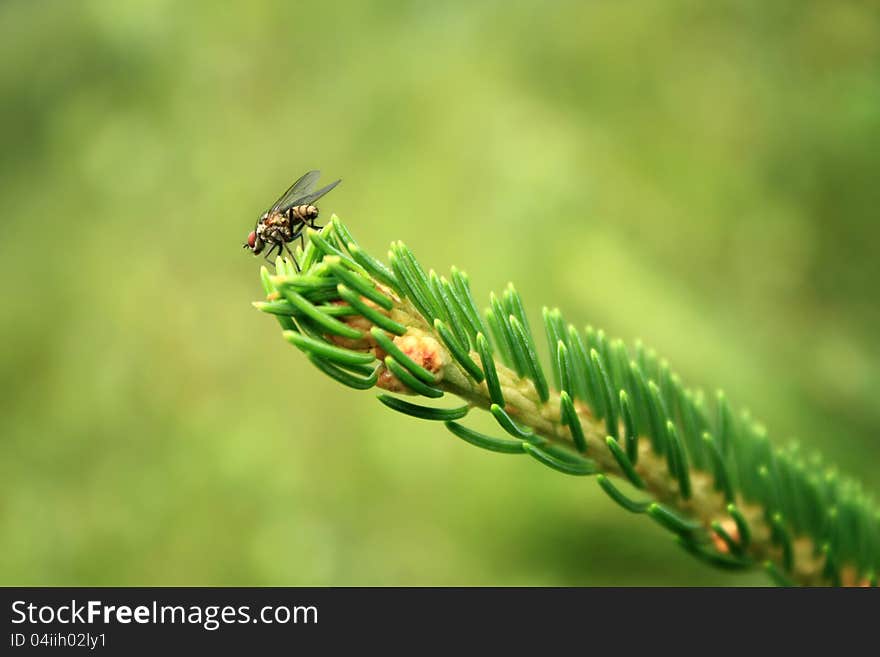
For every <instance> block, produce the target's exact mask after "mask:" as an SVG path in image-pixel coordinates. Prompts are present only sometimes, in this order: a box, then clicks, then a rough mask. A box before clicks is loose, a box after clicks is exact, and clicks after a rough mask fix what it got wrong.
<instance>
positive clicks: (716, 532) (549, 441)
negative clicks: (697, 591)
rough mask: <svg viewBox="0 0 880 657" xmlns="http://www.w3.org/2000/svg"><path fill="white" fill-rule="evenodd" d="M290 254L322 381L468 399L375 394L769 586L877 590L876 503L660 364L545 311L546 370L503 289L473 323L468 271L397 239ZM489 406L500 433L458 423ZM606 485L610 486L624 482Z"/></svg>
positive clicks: (285, 269)
mask: <svg viewBox="0 0 880 657" xmlns="http://www.w3.org/2000/svg"><path fill="white" fill-rule="evenodd" d="M309 237H310V240H309V242H308V244H307V246H306V248H305V250H304V251H301V250H298V252H297V259H298V261H299V264H300V268H301V270H302V272H301V273H297V272H296V270H295V268H294V266H293V264H292V263H290V262H287V261H285V260H282V259H281V258H279V259H278V260H277V263H276V274H275V275H271V274H269V272H268V271H267V270H266V268H265V267H264V268H263V269H262V271H261V275H262V280H263V286H264V288H265V291H266V295H267V300H266V301H262V302H256V303H255V304H254V305H255V306H256V307H257V308H258V309H259V310H262V311H263V312H266V313H270V314H273V315H276V317H277V319H278V322H279V323H280V324H281V327H282V329H283V335H284V337H285V339H286V340H287V341H288V342H290V343H291V344H293V345H294V346H295V347H297V348H298V349H300V350H301V351H302V352H303V353H305V354H306V356H307V357H308V358H309V360H310V361H311V362H312V363H313V364H314V365H315V366H316V367H317V368H318V369H320V370H321V371H323V372H324V373H325V374H327V375H328V376H330V377H331V378H333V379H335V380H337V381H339V382H340V383H342V384H344V385H347V386H350V387H353V388H356V389H359V390H364V389H368V388H372V387H378V388H381V389H383V390H386V391H388V392H393V393H400V394H407V395H418V396H422V397H427V398H432V399H434V398H439V397H442V396H444V395H445V394H452V395H455V396H456V397H459V398H460V399H461V400H463V401H464V402H465V404H464V405H460V406H456V407H453V408H437V407H431V406H426V405H423V404H416V403H413V402H410V401H405V400H403V399H400V398H398V397H393V396H391V395H388V394H385V393H382V394H380V395H379V400H380V401H381V402H382V403H383V404H385V405H386V406H387V407H388V408H391V409H392V410H396V411H398V412H400V413H404V414H406V415H410V416H414V417H417V418H422V419H426V420H434V421H440V422H443V423H444V424H445V426H446V427H447V428H448V429H449V431H450V432H451V433H452V434H453V435H455V436H457V437H458V438H461V439H462V440H464V441H466V442H468V443H470V444H472V445H475V446H477V447H481V448H484V449H488V450H491V451H495V452H499V453H503V454H517V455H528V456H531V457H532V458H534V459H535V460H536V461H537V462H539V463H542V464H544V465H546V466H548V467H550V468H553V469H555V470H558V471H560V472H563V473H565V474H569V475H575V476H593V475H595V476H596V480H597V482H598V483H599V485H600V487H601V488H602V490H604V491H605V492H606V493H607V494H608V496H609V497H610V498H611V499H612V500H614V501H615V502H616V503H618V504H619V505H620V506H621V507H622V508H623V509H625V510H627V511H629V512H631V513H637V514H643V515H646V516H648V517H649V518H651V519H652V520H654V521H655V522H657V523H658V524H660V525H661V526H663V527H665V528H666V529H668V530H669V531H670V532H671V533H672V534H673V535H674V537H675V540H677V541H678V542H679V544H680V545H681V546H682V547H683V548H684V549H685V550H687V551H688V552H690V553H691V554H693V555H694V556H695V557H697V558H699V559H701V560H702V561H705V562H707V563H709V564H711V565H713V566H716V567H719V568H725V569H729V570H731V569H732V570H747V569H752V568H763V569H765V570H766V571H767V573H768V574H769V576H770V577H771V579H772V581H773V582H774V583H776V584H780V585H829V584H830V585H841V584H842V585H871V586H876V585H877V572H878V571H880V510H878V507H877V506H876V505H875V503H874V500H873V499H872V498H871V497H870V496H869V495H868V494H867V493H866V492H865V491H864V490H863V488H862V487H861V485H860V484H859V483H857V482H855V481H853V480H851V479H848V478H845V477H842V476H840V475H838V474H837V473H836V471H834V470H833V469H830V468H828V467H827V466H826V465H824V464H823V463H822V461H821V459H820V458H819V457H818V456H810V457H806V456H805V455H803V454H802V452H801V451H800V449H799V448H798V446H797V445H792V446H789V447H785V448H780V447H774V446H773V445H772V444H771V443H770V441H769V439H768V437H767V434H766V431H765V429H764V428H763V426H761V425H760V424H759V423H757V422H756V421H754V420H753V419H752V418H750V417H749V416H748V414H747V413H740V414H736V413H734V411H733V410H732V409H731V407H730V405H729V404H728V402H727V399H726V397H725V396H724V394H723V393H721V392H719V393H717V394H716V395H715V397H714V399H713V400H712V402H711V403H709V402H707V401H706V399H705V396H704V394H703V393H702V391H700V390H693V389H689V388H686V387H685V386H684V385H683V383H682V382H681V380H680V379H679V377H678V376H677V375H676V374H675V373H673V372H672V370H671V369H670V367H669V364H668V363H667V362H666V361H665V360H661V359H658V357H657V355H656V354H655V353H654V352H653V351H652V350H648V349H645V348H644V347H643V346H642V345H641V344H636V345H635V347H634V349H633V350H632V351H630V350H629V349H627V347H626V346H625V345H624V344H623V343H622V342H621V341H620V340H610V339H609V338H608V337H607V336H606V335H605V334H604V332H603V331H601V330H598V331H597V330H594V329H593V328H592V327H587V329H586V330H585V331H584V332H581V331H578V330H577V329H576V328H575V327H574V326H572V325H571V324H566V323H565V321H564V320H563V318H562V315H561V313H560V312H559V311H558V310H556V309H554V310H548V309H546V308H545V309H544V313H543V319H544V327H543V328H544V333H545V335H546V339H547V344H548V347H549V352H550V365H551V367H550V377H549V380H548V376H547V374H546V373H545V370H544V366H543V365H542V363H541V361H540V358H539V357H538V355H537V354H538V348H537V346H536V341H535V336H534V334H533V333H532V329H531V327H530V326H529V322H528V320H527V319H526V315H525V312H524V309H523V304H522V300H521V299H520V296H519V294H518V293H517V292H516V290H515V289H514V287H513V286H512V285H510V286H508V288H507V289H506V290H505V291H504V293H503V294H501V295H500V296H499V295H495V294H492V295H491V296H490V305H489V307H488V308H487V309H486V310H485V312H483V313H480V312H479V310H478V309H477V305H476V303H475V302H474V299H473V297H472V295H471V292H470V285H469V282H468V278H467V275H466V274H464V273H463V272H461V271H457V270H456V269H454V268H453V270H452V272H451V275H450V276H449V278H446V277H443V276H438V275H437V274H436V273H435V272H433V271H431V272H429V273H425V271H424V270H423V269H422V267H421V266H420V265H419V263H418V262H417V260H416V259H415V257H414V256H413V254H412V252H411V251H410V250H409V249H408V248H407V247H406V246H404V245H403V243H401V242H397V243H395V244H393V245H392V247H391V251H390V253H389V262H390V268H389V267H388V266H386V265H385V264H383V263H381V262H379V261H378V260H376V259H374V258H373V257H372V256H370V255H369V254H367V253H365V252H364V251H363V250H362V249H361V248H359V247H358V246H357V243H356V242H355V241H354V239H353V237H352V236H351V234H350V233H349V231H348V229H347V228H346V227H345V225H344V224H342V222H341V221H339V219H338V218H337V217H335V216H334V217H333V218H332V220H331V223H330V224H328V225H327V226H326V227H324V228H323V229H322V230H321V231H320V232H316V231H310V234H309ZM473 408H482V409H486V410H488V411H489V412H490V413H491V414H492V415H493V416H494V418H495V420H496V421H497V423H498V425H499V428H500V429H501V430H503V432H504V434H506V435H504V437H499V436H489V435H486V434H482V433H479V432H476V431H474V430H473V429H469V428H468V427H466V426H465V425H464V424H462V423H461V422H460V420H462V419H464V418H465V416H466V415H467V414H468V412H469V411H470V410H471V409H473ZM614 480H620V481H623V482H624V486H625V488H627V489H630V490H633V491H635V493H634V494H631V493H629V492H626V491H625V490H622V489H621V487H620V486H619V482H618V483H614Z"/></svg>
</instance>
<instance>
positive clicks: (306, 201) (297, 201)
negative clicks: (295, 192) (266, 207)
mask: <svg viewBox="0 0 880 657" xmlns="http://www.w3.org/2000/svg"><path fill="white" fill-rule="evenodd" d="M341 182H342V178H340V179H339V180H337V181H335V182H332V183H330V184H329V185H327V186H326V187H322V188H321V189H319V190H318V191H316V192H312V193H311V194H306V195H305V196H300V197H298V198H294V199H292V200H291V201H290V202H289V203H286V204H285V205H283V206H281V207H280V208H277V209H278V210H279V211H283V210H286V209H287V208H289V207H291V206H294V205H311V204H312V203H314V202H315V201H317V200H318V199H319V198H321V197H322V196H324V194H326V193H327V192H329V191H330V190H331V189H333V188H334V187H336V185H338V184H339V183H341Z"/></svg>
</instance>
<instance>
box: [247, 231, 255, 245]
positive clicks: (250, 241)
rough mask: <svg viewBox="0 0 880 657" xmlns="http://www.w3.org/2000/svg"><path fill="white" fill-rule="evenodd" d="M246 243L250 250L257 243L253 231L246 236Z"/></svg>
mask: <svg viewBox="0 0 880 657" xmlns="http://www.w3.org/2000/svg"><path fill="white" fill-rule="evenodd" d="M247 243H248V246H249V247H251V249H253V248H254V246H255V245H256V243H257V233H256V232H255V231H253V230H252V231H251V234H250V235H248V242H247Z"/></svg>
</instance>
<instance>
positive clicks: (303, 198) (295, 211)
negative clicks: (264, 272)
mask: <svg viewBox="0 0 880 657" xmlns="http://www.w3.org/2000/svg"><path fill="white" fill-rule="evenodd" d="M320 176H321V172H320V171H309V172H308V173H307V174H305V175H304V176H303V177H302V178H300V179H299V180H297V181H296V182H295V183H293V184H292V185H291V186H290V189H288V190H287V191H286V192H284V193H283V194H282V195H281V198H279V199H278V200H277V201H275V204H274V205H273V206H272V207H271V208H270V209H269V210H267V211H266V212H264V213H263V216H262V217H260V218H259V220H258V221H257V225H256V226H254V229H253V230H252V231H251V232H250V234H249V235H248V238H247V242H246V243H245V244H243V245H242V248H245V249H250V250H251V251H253V253H254V255H259V254H260V253H262V252H263V249H264V248H265V247H266V245H267V244H268V245H269V250H268V251H266V255H265V257H266V260H268V261H269V262H272V260H271V256H272V252H273V251H275V250H277V251H278V255H281V249H284V250H285V251H287V254H288V255H289V256H290V259H291V260H292V261H293V264H294V266H295V267H296V269H297V271H299V264H298V263H297V261H296V258H294V257H293V253H291V252H290V248H289V247H288V246H287V245H288V243H290V242H292V241H293V240H295V239H296V238H297V237H298V238H299V239H300V244H302V245H303V246H305V237H304V236H303V232H304V231H305V229H306V227H309V228H320V226H317V225H315V220H316V219H317V218H318V208H316V207H315V206H314V205H312V204H313V203H315V202H316V201H317V200H318V199H319V198H321V197H322V196H324V194H326V193H327V192H329V191H330V190H331V189H333V188H334V187H336V185H338V184H339V183H340V182H342V180H341V179H340V180H337V181H336V182H332V183H330V184H329V185H327V186H326V187H322V188H321V189H319V190H317V191H315V192H313V191H312V188H313V187H314V186H315V183H316V182H318V178H319V177H320Z"/></svg>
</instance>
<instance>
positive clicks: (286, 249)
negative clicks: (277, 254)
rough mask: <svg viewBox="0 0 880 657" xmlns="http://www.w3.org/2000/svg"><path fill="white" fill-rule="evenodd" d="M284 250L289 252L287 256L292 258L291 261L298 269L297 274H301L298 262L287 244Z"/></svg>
mask: <svg viewBox="0 0 880 657" xmlns="http://www.w3.org/2000/svg"><path fill="white" fill-rule="evenodd" d="M284 250H285V251H287V255H289V256H290V261H291V262H292V263H293V266H294V267H296V272H297V273H299V272H300V271H301V270H300V268H299V263H298V262H297V261H296V258H295V257H294V255H293V253H291V251H290V247H289V246H287V244H286V243H285V244H284Z"/></svg>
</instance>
